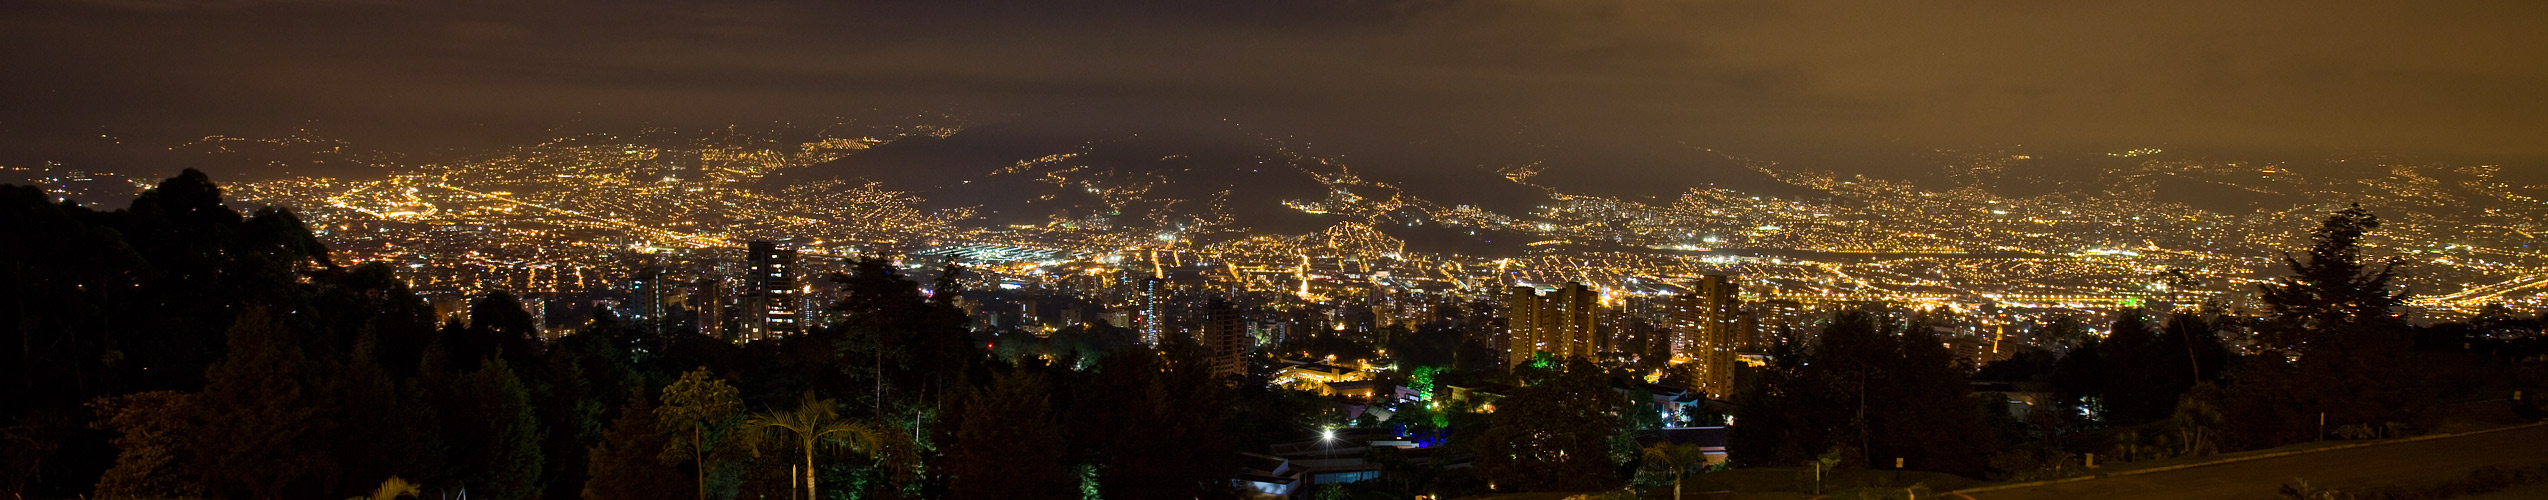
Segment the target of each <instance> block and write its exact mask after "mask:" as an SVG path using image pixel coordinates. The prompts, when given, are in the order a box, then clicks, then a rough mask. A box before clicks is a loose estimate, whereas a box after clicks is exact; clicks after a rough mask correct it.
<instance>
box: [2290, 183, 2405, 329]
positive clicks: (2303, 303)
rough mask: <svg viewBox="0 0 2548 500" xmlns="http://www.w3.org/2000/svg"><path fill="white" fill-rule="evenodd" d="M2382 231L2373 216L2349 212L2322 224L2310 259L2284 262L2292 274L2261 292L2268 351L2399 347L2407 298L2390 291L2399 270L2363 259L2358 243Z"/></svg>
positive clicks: (2393, 262) (2356, 210) (2392, 262)
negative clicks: (2402, 309)
mask: <svg viewBox="0 0 2548 500" xmlns="http://www.w3.org/2000/svg"><path fill="white" fill-rule="evenodd" d="M2379 228H2380V218H2379V217H2378V216H2374V215H2372V214H2371V212H2370V211H2368V210H2364V209H2363V208H2362V205H2358V204H2357V205H2353V206H2352V207H2350V208H2346V209H2344V210H2340V211H2337V212H2336V213H2334V214H2332V215H2329V216H2327V220H2326V221H2325V222H2323V223H2321V224H2320V225H2319V226H2318V230H2317V231H2316V232H2315V233H2313V234H2312V235H2311V237H2312V243H2311V244H2310V247H2309V251H2308V253H2306V254H2303V255H2300V256H2293V255H2292V254H2290V253H2285V254H2283V256H2282V264H2283V266H2284V267H2286V268H2289V269H2290V270H2291V274H2290V275H2286V276H2282V277H2278V278H2274V281H2273V282H2272V283H2266V284H2262V285H2258V288H2260V289H2261V290H2262V291H2263V292H2264V295H2263V297H2262V298H2263V299H2264V302H2265V312H2266V315H2267V318H2268V321H2267V323H2266V327H2267V328H2266V332H2265V333H2267V334H2268V335H2269V336H2268V345H2269V346H2271V347H2275V348H2284V349H2297V350H2298V351H2299V352H2300V353H2301V354H2302V355H2303V356H2312V355H2336V356H2342V355H2344V354H2346V353H2352V352H2358V351H2393V350H2396V349H2400V348H2402V347H2403V341H2404V340H2405V339H2406V337H2405V336H2404V335H2403V331H2404V328H2402V327H2403V326H2404V319H2403V318H2400V317H2399V316H2398V315H2397V311H2396V309H2397V308H2398V307H2399V306H2400V305H2403V304H2405V302H2406V293H2405V292H2403V291H2399V290H2395V289H2392V288H2391V285H2390V283H2389V282H2390V281H2391V280H2392V279H2395V278H2396V277H2397V273H2396V268H2397V264H2398V262H2397V261H2396V260H2394V259H2383V260H2377V261H2375V260H2371V259H2367V258H2365V257H2364V256H2363V255H2362V238H2363V237H2364V236H2365V235H2366V234H2368V233H2369V232H2371V231H2372V230H2375V229H2379Z"/></svg>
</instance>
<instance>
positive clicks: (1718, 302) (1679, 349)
mask: <svg viewBox="0 0 2548 500" xmlns="http://www.w3.org/2000/svg"><path fill="white" fill-rule="evenodd" d="M1689 292H1690V293H1687V294H1683V295H1681V296H1680V297H1679V300H1678V301H1677V302H1678V304H1676V307H1675V311H1674V314H1673V323H1674V327H1673V336H1672V355H1673V357H1674V358H1675V359H1681V360H1688V362H1691V363H1697V364H1698V367H1699V368H1698V371H1699V374H1700V375H1699V387H1695V388H1694V389H1698V390H1701V391H1706V392H1707V393H1708V394H1709V395H1711V396H1716V397H1719V398H1722V397H1726V395H1728V394H1732V393H1733V390H1734V351H1736V350H1737V349H1739V348H1740V347H1741V346H1740V345H1739V343H1740V342H1742V340H1743V337H1745V336H1746V335H1742V334H1740V332H1739V329H1740V328H1741V327H1742V326H1743V321H1742V320H1741V317H1740V316H1739V315H1737V314H1736V313H1737V307H1738V306H1739V305H1740V299H1738V298H1737V297H1738V296H1739V290H1736V289H1735V285H1734V282H1733V281H1732V280H1729V279H1726V277H1725V275H1721V274H1711V275H1707V277H1705V278H1701V279H1700V280H1699V282H1698V283H1697V284H1696V285H1693V286H1691V287H1690V290H1689Z"/></svg>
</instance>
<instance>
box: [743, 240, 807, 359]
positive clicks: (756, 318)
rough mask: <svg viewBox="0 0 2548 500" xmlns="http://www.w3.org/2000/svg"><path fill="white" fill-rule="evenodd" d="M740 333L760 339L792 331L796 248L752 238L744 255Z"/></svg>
mask: <svg viewBox="0 0 2548 500" xmlns="http://www.w3.org/2000/svg"><path fill="white" fill-rule="evenodd" d="M744 267H746V268H747V270H746V274H745V275H744V278H743V293H742V294H741V295H742V299H743V317H742V319H743V335H744V339H745V340H762V339H769V338H775V337H782V336H787V335H793V334H795V333H796V332H797V329H798V327H799V326H800V325H799V324H798V322H797V319H798V318H797V296H798V291H797V289H796V249H793V248H780V247H779V246H778V244H777V243H773V242H769V241H755V242H752V243H751V244H750V247H749V249H748V250H747V254H746V256H745V258H744Z"/></svg>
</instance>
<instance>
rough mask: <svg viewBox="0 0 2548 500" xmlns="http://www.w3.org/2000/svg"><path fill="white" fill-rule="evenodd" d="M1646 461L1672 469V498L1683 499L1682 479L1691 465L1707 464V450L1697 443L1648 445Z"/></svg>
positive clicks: (1675, 499) (1688, 471)
mask: <svg viewBox="0 0 2548 500" xmlns="http://www.w3.org/2000/svg"><path fill="white" fill-rule="evenodd" d="M1645 457H1646V463H1647V464H1651V465H1654V466H1656V467H1663V468H1668V469H1672V500H1681V479H1682V478H1683V477H1686V476H1688V475H1689V473H1690V468H1691V467H1696V466H1701V465H1707V463H1708V455H1707V451H1706V450H1705V449H1703V448H1700V447H1699V445H1695V444H1686V443H1684V444H1673V443H1671V442H1669V441H1665V442H1658V443H1655V444H1654V445H1653V446H1647V447H1646V452H1645Z"/></svg>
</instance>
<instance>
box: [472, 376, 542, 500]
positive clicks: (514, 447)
mask: <svg viewBox="0 0 2548 500" xmlns="http://www.w3.org/2000/svg"><path fill="white" fill-rule="evenodd" d="M468 384H469V386H468V389H467V390H468V391H469V394H468V398H469V400H468V401H467V402H466V403H465V404H464V405H462V406H460V407H459V408H456V409H455V410H457V411H456V412H455V413H457V415H456V416H454V418H453V420H455V421H456V423H457V424H458V425H460V426H462V427H464V428H466V429H467V430H466V431H465V432H466V435H469V436H472V437H475V438H477V439H476V442H471V443H465V444H463V445H462V446H464V447H462V448H460V449H459V450H455V451H459V453H454V454H453V456H454V457H458V458H459V460H460V461H461V462H462V463H463V464H465V465H462V467H461V469H462V470H463V475H462V476H461V477H462V479H463V483H462V484H463V485H464V486H466V487H470V488H476V494H477V495H485V496H487V497H491V498H499V499H524V498H537V497H539V496H540V492H541V486H542V484H544V483H542V482H541V475H540V472H541V469H542V468H543V467H544V464H546V463H547V462H546V461H545V460H542V457H541V456H540V441H541V434H542V429H541V428H540V419H539V414H538V412H536V411H533V409H532V407H531V401H530V399H531V396H530V392H529V391H528V390H525V389H524V388H523V387H522V381H521V379H520V378H517V377H515V376H514V374H513V368H512V367H511V366H510V364H508V363H505V361H504V359H503V358H501V357H498V358H495V359H491V360H488V363H487V364H486V365H485V366H482V367H479V368H478V370H477V371H475V372H470V374H469V377H468Z"/></svg>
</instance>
